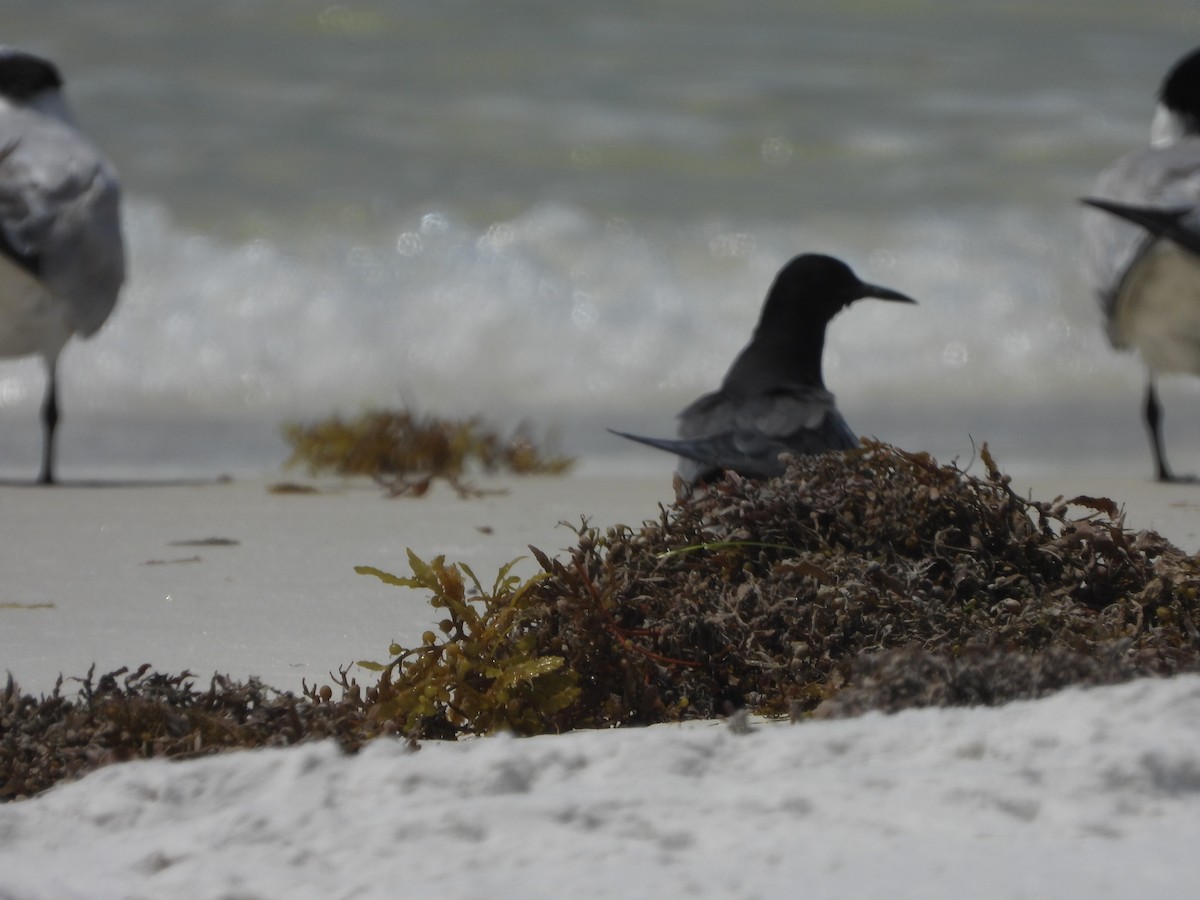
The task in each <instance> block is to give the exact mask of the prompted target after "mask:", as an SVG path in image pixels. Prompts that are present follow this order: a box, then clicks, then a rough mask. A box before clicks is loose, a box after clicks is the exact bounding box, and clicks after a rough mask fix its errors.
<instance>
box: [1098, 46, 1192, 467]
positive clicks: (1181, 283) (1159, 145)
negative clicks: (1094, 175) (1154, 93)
mask: <svg viewBox="0 0 1200 900" xmlns="http://www.w3.org/2000/svg"><path fill="white" fill-rule="evenodd" d="M1158 99H1159V103H1158V111H1157V113H1156V115H1155V118H1154V123H1153V125H1152V126H1151V137H1150V146H1148V147H1144V148H1142V149H1141V150H1137V151H1134V152H1132V153H1129V154H1127V155H1126V156H1123V157H1121V159H1119V160H1117V161H1116V162H1115V163H1114V164H1113V165H1111V166H1110V167H1109V168H1107V169H1106V170H1105V171H1104V172H1102V173H1101V175H1100V177H1099V178H1098V179H1097V181H1096V184H1095V186H1094V188H1093V190H1092V196H1090V197H1088V198H1085V199H1084V200H1083V202H1084V203H1085V204H1087V205H1088V206H1089V207H1093V208H1094V209H1095V210H1100V211H1101V212H1095V211H1093V210H1088V211H1087V212H1086V213H1085V215H1084V238H1085V245H1086V250H1087V255H1086V257H1085V269H1086V273H1087V276H1088V279H1089V281H1090V282H1091V284H1092V287H1093V289H1094V291H1095V292H1096V296H1097V298H1098V299H1099V301H1100V305H1101V308H1102V309H1103V311H1104V315H1105V317H1106V320H1107V327H1108V337H1109V340H1110V341H1111V342H1112V345H1113V346H1114V347H1116V348H1118V349H1124V348H1131V349H1135V350H1137V351H1138V353H1139V354H1140V355H1141V357H1142V359H1143V361H1144V362H1145V363H1146V367H1147V369H1148V370H1149V376H1148V379H1147V385H1146V401H1145V408H1144V414H1145V418H1146V427H1147V430H1148V431H1149V433H1150V443H1151V447H1152V448H1153V451H1154V464H1155V468H1156V475H1157V477H1158V480H1159V481H1181V480H1190V479H1180V478H1176V477H1175V476H1174V475H1173V474H1172V472H1171V469H1170V467H1169V466H1168V465H1167V457H1166V452H1165V451H1164V449H1163V437H1162V404H1161V403H1160V401H1159V398H1158V391H1157V388H1156V386H1155V378H1156V376H1157V375H1159V374H1168V373H1185V374H1191V375H1200V49H1198V50H1195V51H1193V52H1191V53H1190V54H1188V55H1187V56H1185V57H1184V58H1183V59H1181V60H1180V61H1179V62H1178V63H1176V64H1175V66H1174V67H1173V68H1172V69H1171V71H1170V72H1168V73H1167V76H1166V78H1165V79H1164V80H1163V83H1162V87H1161V89H1160V91H1159V98H1158Z"/></svg>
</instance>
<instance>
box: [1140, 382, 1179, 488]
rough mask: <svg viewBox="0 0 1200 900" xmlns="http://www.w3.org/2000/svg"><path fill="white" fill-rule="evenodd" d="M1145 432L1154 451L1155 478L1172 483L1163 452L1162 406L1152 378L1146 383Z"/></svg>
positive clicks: (1172, 476)
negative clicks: (1147, 432) (1147, 433)
mask: <svg viewBox="0 0 1200 900" xmlns="http://www.w3.org/2000/svg"><path fill="white" fill-rule="evenodd" d="M1146 430H1147V431H1149V432H1150V445H1151V447H1152V448H1153V449H1154V466H1155V469H1156V470H1157V472H1156V475H1155V477H1157V478H1158V480H1159V481H1174V480H1175V476H1174V475H1172V474H1171V469H1170V468H1169V467H1168V466H1167V455H1166V453H1164V452H1163V439H1162V404H1161V403H1159V401H1158V391H1157V390H1155V388H1154V379H1153V378H1151V379H1150V380H1149V381H1148V382H1147V383H1146Z"/></svg>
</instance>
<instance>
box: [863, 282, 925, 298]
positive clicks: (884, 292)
mask: <svg viewBox="0 0 1200 900" xmlns="http://www.w3.org/2000/svg"><path fill="white" fill-rule="evenodd" d="M862 296H864V297H874V298H875V299H877V300H894V301H896V302H897V303H916V302H917V301H916V300H914V299H913V298H912V297H910V296H908V295H907V294H902V293H900V292H899V291H893V290H892V289H891V288H885V287H880V286H879V285H877V284H867V283H866V282H865V281H864V282H863V285H862Z"/></svg>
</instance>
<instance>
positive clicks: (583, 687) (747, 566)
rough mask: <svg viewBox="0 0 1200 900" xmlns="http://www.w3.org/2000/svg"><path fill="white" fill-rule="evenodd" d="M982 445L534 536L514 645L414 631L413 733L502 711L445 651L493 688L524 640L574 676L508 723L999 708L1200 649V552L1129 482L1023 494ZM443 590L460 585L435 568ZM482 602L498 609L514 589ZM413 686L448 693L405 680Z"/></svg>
mask: <svg viewBox="0 0 1200 900" xmlns="http://www.w3.org/2000/svg"><path fill="white" fill-rule="evenodd" d="M982 456H983V461H984V464H985V466H986V468H987V476H986V477H985V478H978V477H974V476H970V475H968V474H966V473H965V472H963V471H961V470H960V469H958V468H957V467H954V466H939V465H938V464H937V463H936V462H935V461H934V460H933V459H932V458H930V457H929V456H928V455H925V454H913V453H905V452H903V451H900V450H897V449H894V448H892V447H889V446H886V445H883V444H879V443H868V444H866V445H865V446H864V447H863V448H862V449H860V450H854V451H849V452H847V453H844V454H827V455H824V456H820V457H807V458H801V459H797V460H795V461H794V462H793V463H792V464H791V466H790V468H789V471H788V473H787V476H786V477H784V478H782V479H775V480H771V481H765V482H750V481H746V480H743V479H740V478H738V477H737V476H733V475H731V476H727V478H726V479H725V480H724V481H721V482H719V483H716V484H714V485H711V486H710V487H709V488H708V489H707V491H706V492H705V493H704V495H703V496H698V497H696V498H693V499H692V500H691V501H690V502H687V503H684V504H677V505H675V506H672V507H671V508H669V509H662V510H661V515H660V517H659V519H658V520H657V521H655V522H647V523H645V524H643V526H642V527H640V528H636V529H635V528H628V527H624V526H620V527H616V528H610V529H608V530H606V531H599V530H597V529H593V528H590V527H588V526H587V524H586V523H583V524H581V525H580V526H579V528H578V529H577V531H578V537H579V540H578V544H577V546H576V547H574V548H573V549H571V550H570V551H569V552H568V553H567V555H566V557H565V558H555V559H551V558H549V557H547V556H546V555H545V554H543V553H541V552H540V551H538V550H536V549H535V548H531V549H533V552H534V553H535V555H536V557H537V559H538V561H539V562H540V564H541V566H542V568H543V570H544V571H543V573H542V574H541V576H540V577H539V578H538V579H537V580H536V584H534V585H533V587H532V589H531V590H530V591H528V592H527V593H526V594H525V595H524V596H523V598H522V604H521V609H520V611H519V614H517V615H514V616H513V617H512V619H511V628H510V629H509V631H508V632H507V633H505V632H504V631H503V630H499V631H494V632H493V634H495V635H496V638H495V641H494V642H493V643H492V644H489V645H488V646H487V647H486V648H484V649H479V648H478V647H476V648H475V649H473V650H472V651H471V652H469V653H466V654H462V653H460V651H461V650H462V649H463V645H462V640H461V638H459V637H457V636H456V630H455V628H456V626H454V625H453V623H450V626H448V627H447V626H446V623H444V630H445V631H446V632H447V634H448V637H447V638H446V639H444V640H442V641H434V640H429V641H427V646H425V647H424V648H420V649H418V650H414V651H406V655H405V656H404V657H403V658H402V660H397V661H396V662H395V663H394V664H393V667H392V668H391V669H390V670H389V672H388V673H387V674H388V676H389V678H388V679H387V683H386V685H385V687H384V690H383V695H384V696H385V699H386V700H387V702H388V704H389V705H388V706H387V707H386V708H387V710H388V713H389V715H390V714H394V713H396V714H399V722H398V723H397V724H398V727H399V728H400V729H401V730H403V731H405V732H410V731H413V732H416V733H419V734H435V735H438V736H443V735H447V734H453V733H455V732H461V731H467V732H479V731H485V730H488V728H489V727H492V726H494V724H495V721H496V719H495V716H494V710H493V711H488V712H487V715H484V716H480V715H472V714H465V713H464V710H463V709H461V708H459V707H458V706H457V704H456V694H455V691H454V690H452V689H451V690H447V689H446V684H447V677H446V675H447V667H448V665H449V663H448V662H445V660H446V656H447V655H448V654H452V655H454V656H455V659H456V660H457V661H456V662H455V664H454V665H455V666H457V667H458V670H459V671H460V672H462V673H464V674H465V675H466V678H467V682H468V683H469V684H470V685H473V686H472V690H473V691H475V692H478V691H481V690H486V689H487V688H488V680H487V671H488V666H486V665H485V666H478V667H477V666H475V665H474V664H473V662H472V661H475V660H480V659H483V658H491V657H495V656H496V655H497V654H498V653H500V651H501V650H503V652H502V653H500V655H502V656H504V657H505V658H512V657H513V656H514V654H516V648H517V647H518V646H519V647H520V648H521V655H520V659H521V661H522V663H523V664H525V665H532V664H533V663H534V662H535V661H537V660H544V661H545V665H546V666H547V671H548V672H553V673H554V677H555V678H556V679H557V680H558V684H559V688H558V689H557V690H554V691H546V692H544V696H546V697H547V698H549V699H551V700H552V701H553V702H550V703H548V704H547V706H546V707H545V708H542V709H538V708H536V706H534V707H533V708H529V707H528V706H526V707H525V708H523V709H522V716H521V718H520V719H519V720H516V719H514V718H508V719H507V720H506V721H507V724H508V726H509V727H513V728H515V729H516V730H518V731H521V732H524V733H528V732H534V731H563V730H568V729H572V728H578V727H585V726H586V727H596V726H612V725H622V724H647V723H651V722H660V721H670V720H678V719H681V718H686V717H696V716H698V717H709V716H713V715H718V714H721V713H722V712H723V711H725V710H728V709H731V708H733V709H740V708H749V709H752V710H755V711H758V712H762V713H766V714H785V713H789V714H791V715H792V716H794V717H801V716H806V715H808V714H811V713H813V712H818V711H819V714H821V715H842V714H849V713H851V712H857V711H862V710H865V709H873V708H879V709H888V710H895V709H901V708H904V707H907V706H917V705H930V704H933V705H949V704H994V703H1000V702H1005V701H1008V700H1013V699H1018V698H1023V697H1037V696H1041V695H1043V694H1045V693H1048V692H1050V691H1052V690H1056V689H1059V688H1061V687H1064V686H1067V685H1071V684H1101V683H1109V682H1114V681H1119V680H1124V679H1127V678H1130V677H1133V676H1135V675H1149V674H1155V675H1166V674H1171V673H1174V672H1179V671H1184V670H1194V669H1196V668H1197V663H1198V661H1200V634H1198V632H1197V629H1196V620H1197V614H1198V612H1200V610H1198V601H1197V596H1198V592H1200V567H1198V566H1197V563H1196V561H1195V560H1193V559H1192V558H1191V557H1188V556H1186V555H1185V554H1183V553H1182V552H1181V551H1180V550H1178V549H1177V548H1175V547H1174V546H1173V545H1171V544H1170V543H1169V542H1168V541H1166V540H1165V539H1164V538H1162V537H1160V536H1159V535H1157V534H1155V533H1153V532H1129V531H1126V530H1125V529H1124V527H1123V524H1122V521H1121V518H1120V515H1119V512H1118V509H1117V507H1116V505H1115V504H1113V503H1112V501H1110V500H1106V499H1097V498H1089V497H1076V498H1073V499H1071V500H1068V501H1064V500H1062V499H1061V498H1059V499H1056V500H1054V501H1051V502H1040V501H1034V500H1028V499H1025V498H1022V497H1020V496H1018V495H1017V494H1016V493H1014V492H1013V491H1012V489H1011V487H1010V486H1009V479H1008V477H1007V476H1004V475H1002V474H1001V473H1000V472H999V471H998V470H997V469H996V467H995V465H994V463H993V461H992V460H991V458H990V457H989V456H988V454H987V450H986V448H985V449H984V451H983V454H982ZM435 562H436V563H438V564H439V565H440V564H441V561H440V560H439V561H435ZM409 583H410V584H411V583H412V582H411V581H410V582H409ZM424 586H426V587H428V588H429V589H430V590H431V591H432V592H433V594H434V602H435V605H446V604H447V601H446V596H445V594H446V592H445V591H444V590H442V589H440V588H439V586H438V584H437V583H436V579H435V580H432V581H431V580H428V579H427V580H426V582H425V583H424ZM475 602H477V603H478V604H479V607H480V613H479V615H481V616H483V617H485V618H486V617H488V616H494V615H497V614H498V612H499V611H500V610H501V609H503V608H504V607H505V606H506V603H507V601H506V600H504V599H503V598H500V599H497V598H496V597H494V596H488V595H483V596H480V597H478V598H476V601H475ZM497 642H501V643H505V644H506V645H507V646H506V647H504V648H500V647H498V646H496V643H497ZM414 653H415V654H417V657H419V658H420V659H421V663H420V665H417V664H416V663H415V662H414V657H413V656H412V654H414ZM464 656H465V657H466V658H467V661H466V662H463V657H464ZM430 658H432V659H435V660H438V661H441V662H439V665H437V666H433V667H432V669H431V668H430V666H429V665H428V660H429V659H430ZM490 668H491V670H492V671H496V672H498V671H500V670H501V669H500V668H499V667H498V666H496V665H492V666H491V667H490ZM569 674H573V675H574V677H575V681H574V682H573V684H571V685H570V687H571V688H572V689H573V690H575V691H576V692H577V696H576V697H575V699H574V701H573V702H571V703H570V704H567V705H565V706H564V705H563V704H562V703H561V700H562V698H563V696H564V694H563V693H562V691H563V690H565V688H566V686H565V685H564V684H563V682H562V679H563V678H564V676H565V675H569ZM449 681H450V682H453V678H450V679H449ZM435 682H436V683H435ZM530 682H531V684H532V683H533V682H534V678H533V677H531V679H530ZM422 692H425V693H423V694H422ZM439 692H440V693H439ZM414 694H422V696H426V697H431V698H433V701H434V702H431V703H427V704H425V705H424V706H422V707H418V706H417V705H416V704H411V703H410V704H408V705H407V706H406V705H405V704H404V703H403V702H398V701H396V700H395V698H397V697H405V696H412V695H414ZM528 696H529V697H531V698H534V697H536V696H538V694H537V692H536V691H533V690H530V691H529V694H528ZM481 726H482V727H481Z"/></svg>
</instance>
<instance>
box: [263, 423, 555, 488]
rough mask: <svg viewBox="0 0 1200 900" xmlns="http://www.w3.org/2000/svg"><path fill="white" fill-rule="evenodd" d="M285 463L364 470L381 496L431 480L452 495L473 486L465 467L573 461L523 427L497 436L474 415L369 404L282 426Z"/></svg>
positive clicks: (520, 469)
mask: <svg viewBox="0 0 1200 900" xmlns="http://www.w3.org/2000/svg"><path fill="white" fill-rule="evenodd" d="M283 436H284V439H285V440H286V441H287V442H288V444H289V445H291V448H292V455H291V458H290V459H289V460H288V462H287V465H288V466H289V467H290V466H295V465H300V464H303V465H305V466H306V467H307V468H308V471H309V473H310V474H317V473H318V472H333V473H335V474H338V475H366V476H369V477H371V478H374V479H375V480H376V481H377V482H378V483H379V484H380V485H382V486H383V487H384V488H385V489H386V490H387V492H388V495H389V496H392V497H401V496H421V495H422V494H424V493H426V492H427V491H428V490H429V487H430V484H431V483H432V481H433V480H434V479H437V478H441V479H444V480H445V481H446V482H448V483H449V484H450V485H451V486H452V487H454V489H455V490H457V491H458V493H459V495H460V496H464V497H466V496H472V495H475V494H478V493H480V492H479V491H478V490H477V489H475V488H473V487H471V486H470V485H469V484H468V483H466V482H465V481H464V480H463V478H464V476H465V475H467V474H468V473H469V472H470V471H471V470H472V469H474V470H479V471H483V472H489V473H490V472H513V473H516V474H519V475H561V474H563V473H564V472H566V471H567V470H568V469H570V468H571V465H572V464H573V462H574V460H572V459H570V458H569V457H565V456H560V455H556V454H553V453H548V452H547V451H545V450H543V449H541V448H539V446H538V445H537V443H535V441H534V439H533V438H532V437H531V435H530V433H529V428H528V426H519V427H518V428H517V429H515V430H514V431H513V432H512V433H511V434H510V435H508V436H507V437H505V436H504V435H503V434H501V433H500V432H498V431H496V430H495V429H493V428H491V427H489V426H488V425H486V424H485V423H484V422H483V420H482V419H479V418H477V417H472V418H468V419H443V418H439V417H436V416H430V415H420V414H418V413H415V412H412V411H411V410H407V409H402V410H370V411H368V412H365V413H362V414H361V415H359V416H357V417H356V418H353V419H343V418H341V417H340V416H332V417H330V418H328V419H323V420H321V421H318V422H312V423H309V424H306V425H304V424H299V423H295V422H293V423H289V424H287V425H284V426H283Z"/></svg>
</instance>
